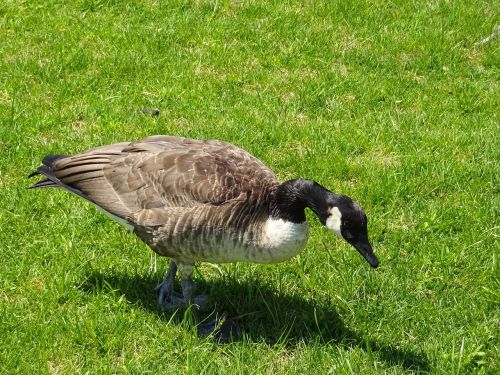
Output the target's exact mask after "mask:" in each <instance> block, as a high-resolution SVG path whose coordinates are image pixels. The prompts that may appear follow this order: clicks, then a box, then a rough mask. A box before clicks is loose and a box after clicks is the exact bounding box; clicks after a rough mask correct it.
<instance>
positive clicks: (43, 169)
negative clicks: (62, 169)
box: [28, 155, 68, 189]
mask: <svg viewBox="0 0 500 375" xmlns="http://www.w3.org/2000/svg"><path fill="white" fill-rule="evenodd" d="M66 157H68V155H47V156H46V157H44V158H43V160H42V164H43V165H42V166H40V167H38V168H37V170H36V171H35V172H33V173H31V174H30V175H29V176H28V178H31V177H35V176H37V175H39V174H41V175H44V176H45V177H47V178H46V179H45V180H41V181H38V182H37V183H35V184H33V185H31V186H30V187H29V188H28V189H36V188H42V187H58V186H61V184H62V182H61V181H59V179H58V178H57V177H56V176H54V173H53V172H52V164H53V163H54V162H55V161H56V160H59V159H64V158H66Z"/></svg>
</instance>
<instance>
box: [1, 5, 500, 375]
mask: <svg viewBox="0 0 500 375" xmlns="http://www.w3.org/2000/svg"><path fill="white" fill-rule="evenodd" d="M499 14H500V5H499V3H498V2H496V1H494V0H491V1H477V0H467V1H440V0H436V1H426V2H420V1H412V2H410V1H398V0H396V1H393V2H386V1H382V0H373V1H356V2H352V1H345V0H340V1H323V2H320V1H287V2H280V1H275V2H271V1H269V2H266V1H189V0H187V1H155V0H144V1H139V0H137V1H133V0H131V1H114V0H109V1H105V0H100V1H99V0H94V1H92V0H88V1H87V0H78V1H76V0H74V1H45V0H44V1H42V0H40V1H21V0H4V1H2V2H1V3H0V223H1V227H0V256H1V259H2V265H1V268H0V270H1V271H0V272H1V273H0V315H1V325H0V338H1V340H0V373H2V374H14V373H21V374H46V373H49V374H75V373H86V374H101V373H104V374H106V373H120V374H122V373H132V374H147V373H151V374H160V373H163V374H174V373H187V374H200V373H207V374H212V373H213V374H215V373H228V374H313V373H317V374H326V373H331V374H334V373H335V374H344V373H352V374H379V373H389V374H399V373H403V372H415V373H436V374H462V373H479V374H482V373H484V374H498V373H500V364H499V357H500V355H499V353H500V341H499V333H498V332H499V331H500V313H499V311H500V309H499V304H500V275H499V265H498V261H499V260H498V258H499V255H500V251H499V249H500V246H499V241H498V238H499V234H500V230H499V228H500V223H499V209H500V201H499V196H500V194H499V186H500V183H499V175H500V167H499V161H500V142H499V139H500V137H499V136H498V134H499V133H500V126H499V119H498V115H499V108H500V95H499V92H500V91H499V78H500V74H499V72H500V69H499V65H500V64H499V63H500V51H499V45H500V38H496V39H491V40H490V41H489V42H487V43H484V44H477V43H478V42H479V41H481V40H482V39H484V38H486V37H488V36H489V35H491V34H492V33H493V32H494V31H495V29H496V28H497V27H498V26H499V23H500V19H499ZM143 109H148V110H149V112H148V111H146V113H144V112H145V111H143ZM153 109H158V110H159V115H157V116H153V115H151V110H153ZM153 134H171V135H180V136H186V137H192V138H216V139H221V140H226V141H229V142H231V143H234V144H236V145H238V146H240V147H242V148H244V149H246V150H247V151H249V152H250V153H252V154H253V155H255V156H256V157H258V158H260V159H261V160H262V161H264V163H265V164H266V165H268V166H270V167H271V168H272V169H273V170H274V171H275V172H276V174H277V175H278V176H279V178H280V179H281V180H286V179H290V178H296V177H305V178H311V179H314V180H316V181H318V182H319V183H321V184H322V185H324V186H326V187H328V188H330V189H331V190H333V191H336V192H340V193H343V194H346V195H349V196H351V197H353V198H354V199H355V200H357V201H358V202H360V203H361V204H362V205H363V206H364V208H365V210H366V212H367V215H368V217H369V220H370V222H369V231H370V236H371V240H372V243H373V245H374V249H375V252H376V254H377V255H378V257H379V259H380V262H381V265H380V267H379V268H378V269H376V270H374V269H371V268H370V267H369V266H368V264H367V263H366V262H365V261H364V260H363V259H362V258H361V257H360V256H359V254H357V253H356V252H355V251H354V250H352V249H351V248H350V247H349V246H348V245H347V244H345V243H342V242H341V241H340V240H338V239H336V238H335V237H334V235H333V234H332V233H330V232H329V231H328V230H327V229H326V228H324V227H323V226H322V225H321V224H320V222H319V220H318V219H317V218H316V217H314V216H313V215H311V214H310V213H309V214H308V218H309V222H310V226H311V228H310V241H309V243H308V245H307V248H306V249H305V250H304V252H303V253H301V254H300V255H299V256H297V257H296V258H294V259H292V260H290V261H287V262H284V263H281V264H278V265H254V264H244V263H239V264H227V265H211V264H201V265H199V266H198V267H197V269H196V271H195V276H194V278H195V281H196V282H197V284H198V285H199V289H200V290H201V291H204V292H206V293H208V294H209V295H210V298H211V304H212V306H217V308H218V309H219V310H220V311H226V312H228V313H229V314H230V315H231V316H233V317H235V319H236V321H237V322H238V323H239V325H240V328H241V331H242V336H241V338H240V339H239V340H237V341H235V342H232V343H230V344H227V345H219V344H217V343H215V342H213V341H212V340H210V339H201V338H198V337H197V335H196V333H195V332H194V330H193V329H192V328H190V325H189V324H188V323H187V319H185V317H184V315H183V313H182V312H177V313H176V314H169V313H166V312H162V311H160V310H159V309H158V308H157V307H156V295H155V292H154V291H153V288H154V286H155V285H156V283H158V282H159V281H161V279H162V278H163V275H164V272H165V270H166V267H167V261H166V260H165V259H162V258H159V257H155V255H154V254H153V253H152V252H151V251H150V250H149V249H148V248H147V247H146V246H145V245H144V244H143V243H142V242H140V241H139V240H138V239H137V238H136V237H135V236H134V235H133V234H130V233H129V232H127V231H126V230H125V229H123V228H121V227H119V226H118V225H116V224H115V223H113V222H111V221H110V220H108V219H107V218H106V217H105V216H104V215H102V214H101V213H99V212H98V211H96V209H95V208H94V207H92V206H91V205H89V204H87V203H86V202H84V201H83V200H79V199H78V198H77V197H75V196H71V195H70V194H68V193H66V192H63V191H59V190H53V189H45V190H27V187H28V186H29V185H30V184H31V183H32V182H33V181H29V180H28V179H27V178H26V176H27V175H28V174H29V173H31V172H32V171H33V170H34V169H35V168H36V167H37V166H38V165H39V163H40V160H41V158H42V157H43V156H45V155H47V154H50V153H56V154H70V153H77V152H81V151H84V150H87V149H89V148H92V147H95V146H98V145H102V144H108V143H112V142H119V141H124V140H136V139H140V138H143V137H146V136H149V135H153Z"/></svg>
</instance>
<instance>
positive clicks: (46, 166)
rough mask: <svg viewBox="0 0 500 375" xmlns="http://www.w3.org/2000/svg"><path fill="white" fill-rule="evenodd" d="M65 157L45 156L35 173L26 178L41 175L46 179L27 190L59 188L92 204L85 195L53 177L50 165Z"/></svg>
mask: <svg viewBox="0 0 500 375" xmlns="http://www.w3.org/2000/svg"><path fill="white" fill-rule="evenodd" d="M66 157H67V155H47V156H46V157H44V158H43V160H42V163H43V165H41V166H40V167H38V169H37V170H36V171H35V172H33V173H31V174H30V175H29V176H28V178H31V177H34V176H37V175H43V176H44V177H46V178H45V179H43V180H40V181H38V182H36V183H35V184H33V185H31V186H30V187H29V188H28V189H37V188H47V187H60V188H63V189H66V190H69V191H70V192H72V193H74V194H76V195H78V196H79V197H82V198H83V199H86V200H88V201H90V202H92V203H94V202H93V200H92V199H90V197H89V196H88V195H87V194H85V193H83V192H82V191H81V190H79V189H76V188H74V187H73V186H70V185H68V184H65V183H64V182H62V181H61V180H60V179H59V178H57V177H56V176H55V175H54V173H53V171H52V164H53V163H54V162H55V161H57V160H59V159H63V158H66Z"/></svg>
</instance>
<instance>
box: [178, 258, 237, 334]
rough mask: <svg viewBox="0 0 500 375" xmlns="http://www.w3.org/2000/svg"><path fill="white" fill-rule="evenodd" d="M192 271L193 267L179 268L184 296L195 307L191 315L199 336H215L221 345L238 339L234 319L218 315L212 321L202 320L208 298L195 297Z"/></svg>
mask: <svg viewBox="0 0 500 375" xmlns="http://www.w3.org/2000/svg"><path fill="white" fill-rule="evenodd" d="M192 269H193V267H192V266H182V267H179V271H180V273H181V278H182V279H181V286H182V294H183V296H184V300H185V303H186V305H187V306H191V305H193V307H194V308H193V309H192V310H191V313H192V316H193V320H194V322H195V324H196V325H197V329H198V335H199V336H200V337H207V336H209V335H211V334H213V335H214V338H215V339H216V340H217V341H218V342H219V343H227V342H229V341H231V340H234V339H236V338H237V337H238V327H237V326H236V323H235V322H234V321H233V320H232V319H229V318H226V316H225V314H221V315H219V314H216V316H215V319H212V320H207V319H206V320H204V321H202V320H201V318H200V314H199V310H200V309H201V305H204V304H205V303H206V299H207V297H206V296H204V295H199V296H195V297H193V296H194V292H195V291H196V284H195V283H194V282H193V281H192V280H191V273H192Z"/></svg>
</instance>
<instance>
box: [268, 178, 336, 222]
mask: <svg viewBox="0 0 500 375" xmlns="http://www.w3.org/2000/svg"><path fill="white" fill-rule="evenodd" d="M336 197H337V194H335V193H332V192H331V191H329V190H327V189H325V188H324V187H323V186H321V185H320V184H318V183H317V182H314V181H312V180H306V179H296V180H290V181H286V182H284V183H282V184H281V185H279V186H278V188H277V189H276V191H275V193H274V194H273V196H272V198H271V203H270V214H271V217H272V218H274V219H283V220H285V221H291V222H293V223H303V222H304V221H305V220H306V215H305V213H304V210H305V208H306V207H309V208H310V209H311V210H313V212H314V213H315V214H316V215H317V216H318V217H319V219H320V221H321V222H322V223H323V224H324V223H325V221H326V218H327V216H328V207H329V203H330V204H331V203H332V202H331V201H332V200H335V198H336Z"/></svg>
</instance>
